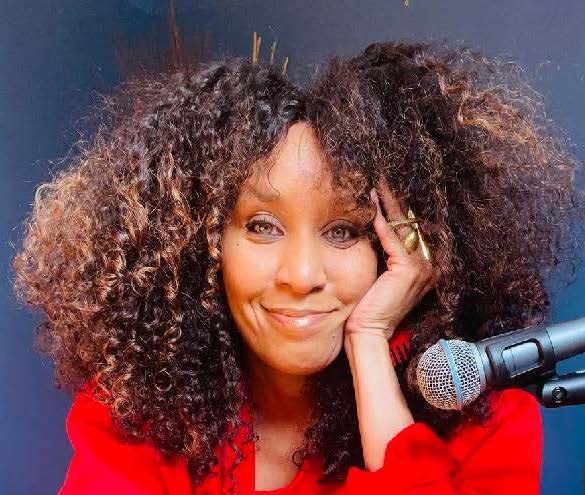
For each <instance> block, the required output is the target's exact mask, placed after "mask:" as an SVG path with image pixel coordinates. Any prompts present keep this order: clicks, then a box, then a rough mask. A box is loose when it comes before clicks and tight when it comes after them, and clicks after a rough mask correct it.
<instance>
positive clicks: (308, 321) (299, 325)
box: [266, 310, 332, 330]
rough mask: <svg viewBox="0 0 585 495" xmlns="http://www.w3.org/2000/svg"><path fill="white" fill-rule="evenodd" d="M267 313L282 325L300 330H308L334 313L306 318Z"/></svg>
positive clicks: (315, 314) (310, 315) (312, 315)
mask: <svg viewBox="0 0 585 495" xmlns="http://www.w3.org/2000/svg"><path fill="white" fill-rule="evenodd" d="M266 312H267V313H268V314H269V315H270V317H271V318H273V319H275V320H276V321H278V322H279V323H280V324H282V325H284V326H287V327H290V328H296V329H299V330H304V329H306V328H311V327H313V326H315V325H316V324H317V323H319V322H320V321H321V320H323V319H324V318H326V317H327V316H328V315H330V314H331V313H332V312H329V313H312V314H308V315H304V316H287V315H283V314H281V313H276V312H272V311H268V310H266Z"/></svg>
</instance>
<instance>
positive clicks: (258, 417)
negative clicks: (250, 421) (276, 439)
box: [248, 355, 313, 429]
mask: <svg viewBox="0 0 585 495" xmlns="http://www.w3.org/2000/svg"><path fill="white" fill-rule="evenodd" d="M248 373H249V376H248V379H249V384H250V393H251V396H252V397H251V399H252V404H253V412H252V414H253V417H254V422H255V423H256V424H257V425H274V426H276V425H278V426H281V427H287V426H288V427H291V428H301V429H304V428H305V427H307V426H308V423H309V421H310V419H311V415H312V411H313V400H312V399H311V397H309V394H308V393H307V391H306V385H307V377H306V376H302V375H291V374H287V373H282V372H280V371H278V370H275V369H274V368H271V367H269V366H267V365H266V364H264V363H262V362H261V361H260V360H259V359H258V358H256V357H255V356H250V355H249V356H248Z"/></svg>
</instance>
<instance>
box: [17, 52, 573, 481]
mask: <svg viewBox="0 0 585 495" xmlns="http://www.w3.org/2000/svg"><path fill="white" fill-rule="evenodd" d="M96 108H97V112H96V114H97V115H99V116H100V120H99V123H98V125H97V127H96V129H95V130H94V131H92V133H91V136H92V137H91V138H90V139H88V140H87V141H85V140H80V141H79V142H78V143H76V145H77V146H78V149H79V151H78V152H76V153H74V154H72V157H71V159H70V163H69V164H68V166H67V167H65V168H64V169H62V170H61V171H59V172H57V173H55V174H54V177H52V179H51V180H50V181H49V182H46V183H43V184H41V185H40V186H39V187H38V189H37V192H36V195H35V200H34V207H33V210H32V212H31V214H30V216H29V217H28V218H27V219H26V221H25V224H24V226H25V232H24V235H23V247H22V250H20V251H19V252H18V253H16V255H15V258H14V261H13V268H14V270H15V280H14V290H15V293H16V294H17V295H18V296H19V298H20V299H21V300H22V301H24V302H26V303H28V304H30V305H32V306H33V307H40V308H41V309H42V310H43V311H44V315H46V318H44V320H43V321H42V322H41V323H40V324H39V327H38V329H37V330H38V332H37V337H36V346H37V349H38V350H39V351H40V352H44V353H46V354H47V355H48V356H50V357H51V358H52V360H53V361H54V362H55V382H56V386H57V387H58V388H60V389H65V390H66V391H68V392H70V393H76V392H77V391H79V390H80V387H81V386H82V385H83V384H84V383H86V382H88V380H90V379H92V378H93V379H95V382H96V383H97V387H98V389H99V390H101V391H102V392H104V393H103V394H99V396H98V398H99V400H100V401H102V402H103V403H105V404H107V405H108V406H109V407H110V411H111V414H112V417H113V420H114V423H115V425H116V427H117V428H119V429H120V431H121V432H123V433H125V435H126V438H127V439H129V440H134V441H143V440H149V441H152V442H153V444H154V445H155V446H156V447H157V448H158V449H159V450H160V451H161V452H162V453H163V454H164V455H168V456H170V455H175V454H181V455H185V456H186V457H187V459H188V466H189V470H190V474H191V476H192V480H193V482H194V483H196V482H198V481H201V480H202V479H203V477H205V476H206V475H207V474H209V472H210V470H211V468H212V467H213V466H214V465H215V464H216V463H217V459H216V458H215V456H214V449H215V448H216V446H217V445H218V444H219V443H220V442H222V441H228V442H230V443H231V444H232V446H233V447H234V448H235V449H236V452H238V456H237V459H236V463H238V462H240V461H241V453H240V451H239V450H238V449H237V447H235V446H234V437H235V434H236V431H237V430H238V428H239V427H241V426H243V423H242V422H241V420H240V418H239V411H240V407H241V406H242V404H243V403H244V402H245V401H247V400H248V399H249V397H250V394H249V390H250V389H249V384H248V383H247V382H246V377H247V373H246V363H245V359H244V358H243V356H244V354H243V342H242V339H241V336H240V335H239V332H238V330H237V328H235V325H234V322H233V320H232V318H231V315H230V312H229V308H228V305H227V301H226V299H225V294H224V290H223V286H222V280H221V273H220V270H219V262H220V258H221V232H222V226H223V225H224V223H225V221H226V219H227V218H228V217H229V215H230V212H231V210H232V209H233V207H234V204H235V201H236V199H237V196H238V191H239V188H240V186H241V185H242V183H243V181H244V180H246V178H248V177H249V176H250V174H251V173H252V171H253V164H255V163H260V162H261V161H262V160H263V159H264V158H266V157H268V156H269V155H270V153H271V151H272V150H273V149H274V147H275V145H276V144H277V142H278V140H279V139H281V138H282V137H283V135H284V134H285V133H286V130H287V129H288V127H289V126H290V125H291V124H292V123H294V122H297V121H307V122H309V123H310V124H311V125H312V126H313V127H314V129H315V132H316V133H317V136H318V137H319V139H320V140H321V143H322V145H323V147H324V149H325V150H326V152H327V153H328V155H329V156H330V158H331V171H332V174H333V178H334V184H336V185H338V186H339V187H341V188H343V189H344V190H349V191H350V192H351V193H352V194H353V195H354V196H355V198H357V201H358V203H359V204H362V205H370V206H371V204H370V200H369V197H368V191H369V190H370V188H371V187H373V186H375V185H376V184H377V183H378V181H379V179H380V177H383V176H384V177H386V178H387V180H388V183H389V184H390V185H391V187H392V189H393V191H394V193H395V194H396V195H397V196H398V197H399V198H401V200H404V201H405V202H407V203H408V204H409V205H410V206H412V208H413V210H414V211H415V212H416V213H417V216H419V217H421V218H422V219H423V220H422V221H421V223H420V226H421V229H422V230H423V232H424V233H425V234H426V238H427V240H428V244H429V246H430V248H431V249H432V252H433V255H434V259H435V262H436V266H437V269H438V271H439V276H438V280H437V284H436V288H435V289H434V290H432V291H430V292H429V293H427V294H426V296H425V298H424V299H423V300H422V301H421V303H420V304H419V305H418V306H417V307H416V308H414V310H413V311H412V312H411V313H410V314H409V315H408V317H407V322H408V325H409V326H410V327H411V328H412V330H413V337H412V342H411V348H412V357H411V360H410V362H409V364H408V366H407V367H406V368H405V370H404V373H403V374H401V375H400V377H399V378H400V381H401V384H402V388H403V391H404V393H405V396H406V398H407V401H408V403H409V406H410V408H411V410H412V412H413V415H414V417H415V419H417V420H418V421H424V422H426V423H427V424H429V425H430V426H431V427H432V428H434V430H435V431H436V432H437V433H438V434H440V435H442V436H444V437H447V436H448V435H449V434H450V433H452V432H453V430H454V429H455V427H456V426H457V425H458V424H460V423H461V422H463V421H482V420H484V419H485V418H487V417H488V416H489V408H488V407H487V405H488V400H487V397H486V396H485V395H484V396H482V397H480V398H479V399H478V400H477V401H475V402H474V403H473V404H471V405H469V406H467V407H466V408H465V409H464V410H463V411H462V412H460V413H459V412H453V411H440V410H437V409H434V408H432V407H431V406H429V405H428V404H426V403H425V402H424V401H423V400H422V398H421V396H420V394H419V392H418V390H417V385H416V381H415V379H414V373H413V372H414V368H415V365H416V363H417V358H418V357H419V356H420V354H421V353H422V352H423V351H424V350H425V349H427V348H428V347H429V346H430V345H431V344H433V343H434V342H436V341H437V340H438V339H439V338H441V337H443V338H462V339H464V340H468V341H475V340H477V339H481V338H485V337H488V336H491V335H494V334H497V333H501V332H503V331H508V330H511V329H514V328H522V327H525V326H528V325H530V324H536V323H539V322H542V321H543V320H544V319H545V318H548V317H549V308H550V300H549V295H548V294H549V292H548V291H547V289H546V287H545V281H546V280H547V279H548V278H549V277H552V275H554V273H553V268H555V267H557V265H561V263H566V264H568V267H569V269H568V270H567V269H565V270H564V271H563V273H565V274H566V273H570V274H571V276H573V275H574V273H575V271H576V268H577V265H578V263H579V262H580V260H579V258H578V254H577V253H578V250H577V249H576V246H577V242H578V238H579V232H578V226H579V221H580V220H581V218H582V214H583V209H584V208H583V204H584V201H583V199H584V198H583V192H582V191H580V190H579V189H578V187H577V186H576V184H577V182H576V175H577V171H578V170H579V166H580V162H579V161H577V160H576V159H575V158H573V154H572V153H571V152H570V150H569V147H570V143H569V140H568V139H567V138H564V137H562V135H561V133H560V131H558V130H556V129H555V128H554V126H553V125H552V124H551V123H550V122H549V121H548V120H547V119H546V116H545V112H544V109H543V108H544V106H543V103H542V101H541V98H540V97H539V95H538V94H537V93H536V92H534V91H533V90H532V89H531V87H530V85H529V84H528V83H527V82H526V81H525V79H524V76H523V75H522V71H521V69H519V68H518V67H517V66H516V65H515V64H511V63H509V62H505V61H502V60H498V59H495V58H494V59H486V58H484V57H482V56H480V55H478V54H477V53H475V52H473V51H471V50H469V49H467V48H465V47H461V46H457V47H449V46H447V45H445V44H439V43H436V42H435V43H415V42H410V43H409V42H402V43H391V42H387V43H376V44H372V45H370V46H368V47H367V48H366V49H365V50H364V51H363V52H362V53H361V54H359V55H358V56H356V57H353V58H340V57H333V58H332V59H331V60H330V61H329V63H328V65H327V67H326V69H325V70H324V71H323V72H322V73H321V74H320V75H318V76H317V75H315V76H313V78H312V79H310V80H308V81H306V82H305V84H304V85H303V84H300V83H294V82H293V81H292V80H289V78H288V77H287V76H286V75H283V74H281V73H280V72H279V71H278V70H276V69H275V68H274V67H273V66H272V65H269V64H266V63H263V62H259V63H251V62H249V61H248V60H244V59H241V58H231V59H227V60H224V61H220V62H207V63H197V64H192V65H188V66H185V67H182V68H180V69H177V70H174V71H162V72H157V73H148V74H147V73H143V74H141V75H140V76H136V77H133V78H132V79H130V80H129V81H127V82H126V83H123V84H122V85H120V86H119V87H118V89H117V91H115V92H114V93H112V94H111V95H109V96H104V97H103V98H102V99H101V102H100V104H99V105H98V107H96ZM372 211H373V210H372ZM376 250H377V254H378V256H379V259H382V261H383V258H381V256H382V253H381V248H380V246H379V245H376ZM565 266H566V265H565V264H563V265H561V267H563V268H565ZM571 281H572V279H571ZM550 290H552V289H550ZM309 383H310V386H311V387H312V391H313V393H314V397H315V398H316V406H317V409H316V410H317V411H318V415H316V417H315V419H314V422H313V424H312V425H311V426H310V427H309V428H308V429H307V430H306V432H305V437H306V442H305V445H304V447H303V449H302V450H300V451H297V452H296V454H299V456H300V458H301V460H299V459H297V458H296V456H295V462H297V463H298V464H300V462H301V461H302V459H303V458H305V457H306V456H308V455H313V454H319V455H321V456H322V457H323V461H324V462H323V477H322V479H321V481H323V482H333V481H335V480H340V479H343V478H344V476H345V474H346V472H347V469H348V467H349V466H352V465H355V466H359V467H363V465H364V463H363V456H362V452H361V443H360V436H359V428H358V422H357V415H356V410H355V398H354V390H353V385H352V379H351V373H350V370H349V366H348V362H347V358H346V356H345V353H344V352H343V351H342V352H340V354H339V355H338V356H337V358H336V359H335V360H334V361H333V363H332V364H331V365H330V366H328V367H327V368H326V369H324V370H323V371H322V372H320V373H318V374H316V375H313V376H311V377H310V379H309ZM146 424H149V425H150V427H149V428H147V429H145V428H144V425H146ZM256 439H257V435H256V434H255V433H254V432H253V428H252V429H251V430H250V434H249V436H248V440H249V441H254V440H256ZM232 473H233V471H232Z"/></svg>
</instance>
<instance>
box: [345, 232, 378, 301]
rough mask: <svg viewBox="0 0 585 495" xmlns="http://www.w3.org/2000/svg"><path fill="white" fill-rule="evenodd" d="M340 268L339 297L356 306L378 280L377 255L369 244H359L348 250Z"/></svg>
mask: <svg viewBox="0 0 585 495" xmlns="http://www.w3.org/2000/svg"><path fill="white" fill-rule="evenodd" d="M338 266H339V270H338V276H337V277H336V278H337V279H338V282H337V285H338V287H339V294H338V297H339V298H340V299H341V300H342V301H344V302H345V303H346V304H353V305H356V304H357V303H358V302H359V300H360V299H361V298H362V297H363V296H364V295H365V293H366V292H367V291H368V289H369V288H370V287H371V286H372V284H373V283H374V282H375V281H376V279H377V259H376V253H375V252H374V250H373V249H372V248H371V247H370V245H369V244H368V243H366V242H363V243H359V244H358V245H356V246H355V249H348V250H347V254H346V255H344V256H343V259H341V260H339V262H338Z"/></svg>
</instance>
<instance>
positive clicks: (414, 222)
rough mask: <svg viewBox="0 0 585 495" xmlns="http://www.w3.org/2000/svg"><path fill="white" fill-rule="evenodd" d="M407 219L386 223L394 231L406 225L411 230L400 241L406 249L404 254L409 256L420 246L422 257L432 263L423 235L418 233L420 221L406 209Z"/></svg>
mask: <svg viewBox="0 0 585 495" xmlns="http://www.w3.org/2000/svg"><path fill="white" fill-rule="evenodd" d="M407 217H408V218H406V219H404V220H391V221H388V222H387V223H388V225H389V226H390V227H392V229H394V230H395V229H396V228H397V227H400V226H402V225H408V226H409V227H410V228H411V229H412V230H411V232H410V233H409V234H408V235H407V236H406V237H405V239H404V241H402V243H403V244H404V248H405V249H406V252H407V253H408V254H411V253H413V252H414V251H416V250H417V249H418V246H419V245H420V247H421V250H422V255H423V257H424V258H425V259H426V260H427V261H429V262H430V263H432V262H433V261H432V259H433V258H432V256H431V250H430V249H429V247H428V245H427V243H426V242H425V240H424V238H423V235H422V233H421V231H420V228H419V226H418V222H419V220H420V219H418V218H416V216H415V215H414V212H413V211H412V210H411V209H410V208H408V213H407Z"/></svg>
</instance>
